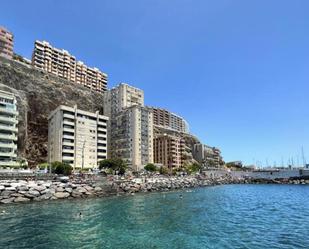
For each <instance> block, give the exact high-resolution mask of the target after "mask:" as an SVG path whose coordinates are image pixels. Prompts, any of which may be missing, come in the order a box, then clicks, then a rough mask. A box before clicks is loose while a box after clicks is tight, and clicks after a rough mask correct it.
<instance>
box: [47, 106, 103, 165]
mask: <svg viewBox="0 0 309 249" xmlns="http://www.w3.org/2000/svg"><path fill="white" fill-rule="evenodd" d="M48 120H49V127H48V162H50V163H51V162H55V161H60V162H66V163H69V164H71V165H72V166H73V168H74V169H81V168H84V169H86V168H96V167H97V165H98V161H100V160H104V159H106V158H107V122H108V117H106V116H103V115H100V114H99V112H98V111H97V112H95V113H92V112H87V111H82V110H80V109H77V106H74V108H72V107H68V106H63V105H61V106H59V107H58V108H57V109H56V110H54V111H53V112H52V113H51V114H50V115H49V118H48Z"/></svg>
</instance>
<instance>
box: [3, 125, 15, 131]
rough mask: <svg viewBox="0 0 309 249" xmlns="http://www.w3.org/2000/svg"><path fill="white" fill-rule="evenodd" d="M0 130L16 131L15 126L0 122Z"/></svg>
mask: <svg viewBox="0 0 309 249" xmlns="http://www.w3.org/2000/svg"><path fill="white" fill-rule="evenodd" d="M0 130H5V131H13V132H17V128H16V127H15V126H9V125H1V124H0Z"/></svg>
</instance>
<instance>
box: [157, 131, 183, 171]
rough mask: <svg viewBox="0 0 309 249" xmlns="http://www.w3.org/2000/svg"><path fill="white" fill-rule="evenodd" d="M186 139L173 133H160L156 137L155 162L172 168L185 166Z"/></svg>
mask: <svg viewBox="0 0 309 249" xmlns="http://www.w3.org/2000/svg"><path fill="white" fill-rule="evenodd" d="M184 149H185V141H184V139H183V138H181V137H177V136H172V135H167V134H163V135H158V136H156V137H155V138H154V162H155V163H157V164H162V165H163V166H166V167H168V168H170V169H174V168H180V167H182V166H183V153H184Z"/></svg>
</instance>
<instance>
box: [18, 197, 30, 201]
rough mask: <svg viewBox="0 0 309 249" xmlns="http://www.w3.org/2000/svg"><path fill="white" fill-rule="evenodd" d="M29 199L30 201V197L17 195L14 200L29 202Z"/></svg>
mask: <svg viewBox="0 0 309 249" xmlns="http://www.w3.org/2000/svg"><path fill="white" fill-rule="evenodd" d="M28 201H30V199H28V198H25V197H21V196H19V197H16V198H15V199H14V202H28Z"/></svg>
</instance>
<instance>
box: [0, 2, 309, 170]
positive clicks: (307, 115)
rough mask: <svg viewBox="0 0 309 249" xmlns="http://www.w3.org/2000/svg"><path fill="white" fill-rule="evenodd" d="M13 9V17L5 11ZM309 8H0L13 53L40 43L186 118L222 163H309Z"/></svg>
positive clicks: (220, 4)
mask: <svg viewBox="0 0 309 249" xmlns="http://www.w3.org/2000/svg"><path fill="white" fill-rule="evenodd" d="M4 10H5V11H4ZM308 10H309V1H307V0H271V1H269V0H251V1H248V0H216V1H210V0H194V1H193V0H190V1H189V0H169V1H166V0H147V1H145V0H130V1H125V0H121V1H120V0H113V1H99V0H97V1H80V0H75V1H69V0H67V1H60V0H58V1H55V0H54V1H51V0H46V1H38V0H33V1H25V0H24V1H23V0H21V1H17V0H3V1H1V15H0V25H3V26H5V27H7V28H8V29H9V30H11V31H12V32H13V33H14V34H15V51H16V52H17V53H19V54H21V55H24V56H26V57H28V58H30V57H31V53H32V49H33V43H34V40H35V39H39V40H47V41H49V42H50V43H51V44H52V45H54V46H56V47H59V48H64V49H66V50H68V51H70V52H71V53H72V54H73V55H75V56H76V57H77V58H78V59H80V60H82V61H84V62H85V63H86V64H88V65H89V66H96V67H98V68H100V69H101V70H103V71H104V72H106V73H108V75H109V87H112V86H114V85H116V84H117V83H119V82H127V83H129V84H131V85H134V86H137V87H139V88H141V89H143V90H144V91H145V102H146V104H148V105H153V106H160V107H165V108H167V109H169V110H171V111H173V112H175V113H178V114H179V115H181V116H183V117H185V118H186V119H187V121H188V122H189V124H190V130H191V132H192V133H193V134H195V135H197V136H198V137H199V138H200V139H201V141H202V142H204V143H207V144H209V145H213V146H218V147H220V148H221V150H222V153H223V156H224V159H225V160H226V161H231V160H243V161H244V162H245V163H248V164H252V163H253V162H256V161H260V163H259V164H265V162H266V160H268V162H269V163H271V164H273V163H274V162H275V161H276V163H277V165H278V164H280V163H281V160H282V158H283V160H284V162H285V163H287V160H288V158H291V157H293V158H294V162H297V157H298V158H299V161H301V160H300V159H301V146H302V145H303V146H304V150H305V154H306V155H307V157H308V161H309V128H308V127H309V108H308V107H309V32H308V27H309V15H308Z"/></svg>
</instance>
